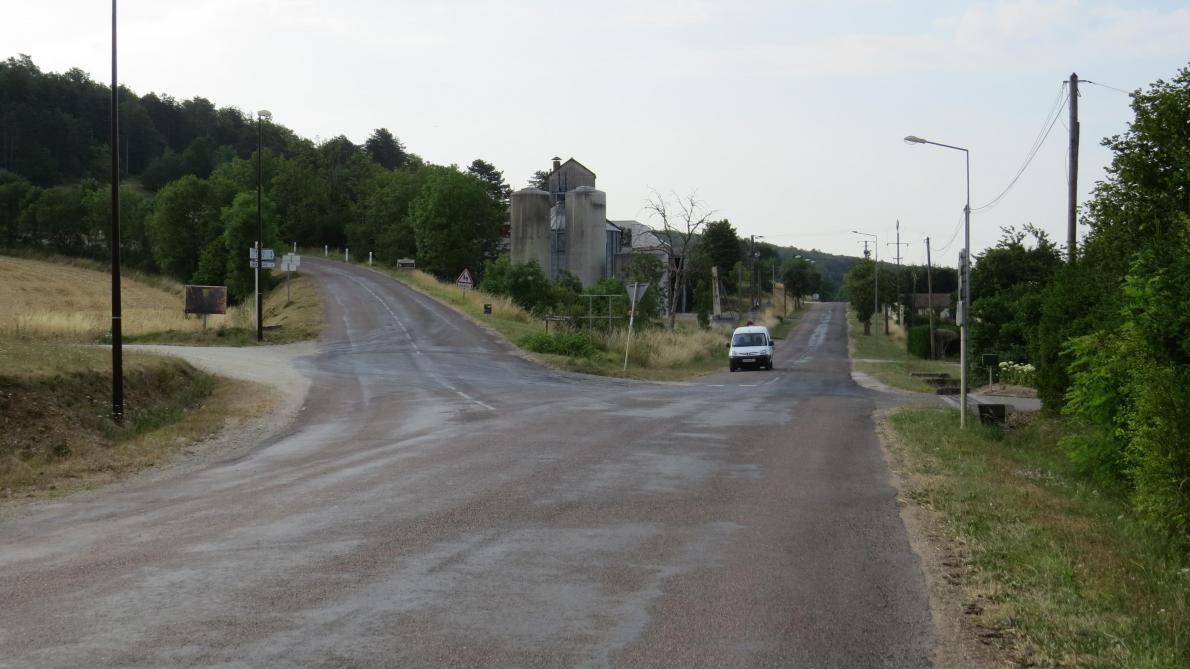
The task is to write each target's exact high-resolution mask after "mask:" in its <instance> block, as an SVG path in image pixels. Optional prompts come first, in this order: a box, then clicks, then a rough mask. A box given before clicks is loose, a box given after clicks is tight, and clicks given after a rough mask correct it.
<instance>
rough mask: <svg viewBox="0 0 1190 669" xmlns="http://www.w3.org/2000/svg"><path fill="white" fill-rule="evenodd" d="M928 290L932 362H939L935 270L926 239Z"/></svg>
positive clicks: (928, 241)
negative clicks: (935, 332) (936, 329)
mask: <svg viewBox="0 0 1190 669" xmlns="http://www.w3.org/2000/svg"><path fill="white" fill-rule="evenodd" d="M926 290H928V291H929V293H930V294H929V309H930V360H937V359H938V355H937V353H935V352H934V275H933V268H932V267H931V266H930V238H929V237H926Z"/></svg>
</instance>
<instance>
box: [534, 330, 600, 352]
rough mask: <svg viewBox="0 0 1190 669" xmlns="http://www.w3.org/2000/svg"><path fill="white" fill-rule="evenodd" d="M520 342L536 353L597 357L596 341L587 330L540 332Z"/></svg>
mask: <svg viewBox="0 0 1190 669" xmlns="http://www.w3.org/2000/svg"><path fill="white" fill-rule="evenodd" d="M520 344H521V346H522V347H523V348H526V349H528V350H530V351H533V352H534V353H552V354H554V355H567V356H570V357H572V358H593V357H595V351H596V348H595V341H594V340H593V339H591V335H589V334H587V333H586V332H568V331H566V330H559V331H556V332H548V333H547V332H538V333H536V334H531V335H527V336H525V337H522V338H521V341H520Z"/></svg>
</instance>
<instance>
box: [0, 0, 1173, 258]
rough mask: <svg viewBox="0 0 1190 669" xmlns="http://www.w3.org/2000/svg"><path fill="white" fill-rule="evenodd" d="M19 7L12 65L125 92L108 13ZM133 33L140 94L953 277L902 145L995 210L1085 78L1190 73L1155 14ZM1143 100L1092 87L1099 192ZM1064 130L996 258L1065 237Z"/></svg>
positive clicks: (296, 24)
mask: <svg viewBox="0 0 1190 669" xmlns="http://www.w3.org/2000/svg"><path fill="white" fill-rule="evenodd" d="M5 5H6V7H5V10H4V12H3V14H4V21H3V22H0V45H2V47H3V50H4V51H5V52H6V53H3V54H0V57H8V56H15V55H16V54H18V53H26V54H29V55H30V56H32V57H33V59H34V61H35V62H36V63H37V64H38V65H39V66H40V67H41V68H42V69H43V70H49V71H62V70H65V69H68V68H70V67H80V68H82V69H83V70H85V71H87V72H89V73H91V74H92V76H94V77H95V78H96V79H98V80H100V81H105V82H106V81H110V61H109V58H110V41H109V40H110V31H109V26H110V23H109V21H110V4H108V3H106V2H102V1H97V0H45V1H43V2H22V1H20V0H6V2H5ZM120 15H121V19H120V45H119V46H120V81H121V83H122V84H124V85H126V86H128V87H129V88H131V89H132V90H134V91H136V92H137V93H138V94H142V95H143V94H145V93H148V92H150V91H154V92H158V93H168V94H170V95H173V96H174V97H176V98H180V99H181V98H188V97H192V96H203V97H206V98H208V99H210V100H211V101H212V102H214V103H215V104H216V105H219V106H234V107H239V108H241V109H243V110H256V109H269V110H271V111H272V112H273V114H274V118H275V119H276V120H277V121H278V122H281V123H284V124H285V125H287V126H288V127H290V128H292V129H293V130H294V131H296V132H297V133H299V134H301V135H303V136H306V137H309V138H312V139H315V138H319V139H323V140H325V139H328V138H330V137H333V136H335V135H339V134H345V135H347V136H348V137H349V138H351V139H352V140H353V141H355V142H357V143H362V142H363V141H364V140H365V139H366V137H367V136H368V134H369V133H370V132H371V131H372V130H373V129H375V128H378V127H387V128H389V129H390V130H391V131H392V132H393V133H395V134H396V135H397V136H398V137H399V138H400V139H401V140H402V141H403V142H404V143H405V144H406V146H407V147H408V148H409V150H411V151H413V152H415V153H417V154H419V155H421V156H422V157H424V158H425V159H427V160H429V161H432V162H435V163H443V164H450V163H457V164H459V165H466V164H467V163H469V162H471V160H473V159H475V158H483V159H485V160H487V161H489V162H491V163H493V164H495V165H496V167H497V168H498V169H501V170H503V171H504V174H505V177H506V178H507V179H508V181H509V183H511V184H512V186H513V187H514V188H521V187H524V186H525V184H526V181H527V179H528V177H529V175H530V174H531V173H532V172H533V171H534V170H537V169H543V168H548V167H549V162H550V158H551V157H552V156H555V155H558V156H561V157H562V158H563V159H566V158H569V157H574V158H575V159H577V160H579V161H580V162H582V163H583V164H585V165H586V166H587V167H589V168H591V169H592V170H593V171H594V172H595V173H596V174H597V175H598V182H597V185H598V187H599V188H600V189H602V190H604V191H606V192H607V202H608V216H609V218H612V219H632V218H635V219H640V220H642V221H643V222H646V223H648V222H649V219H648V218H647V216H646V214H645V212H644V211H643V209H642V203H643V202H644V201H645V199H646V198H647V197H648V196H649V193H650V190H651V189H656V190H658V191H661V192H663V193H669V192H671V191H676V192H678V193H682V194H685V193H689V192H691V191H695V192H697V195H698V197H699V198H700V199H701V200H702V201H704V202H705V203H706V205H707V206H708V207H709V208H712V209H714V210H716V212H718V214H719V215H720V216H722V217H726V218H729V219H730V220H731V222H732V223H733V224H734V225H735V226H736V228H737V229H738V231H739V232H740V233H741V234H742V235H748V234H756V235H764V236H765V237H766V238H767V239H768V240H769V241H772V242H775V243H779V244H783V245H798V246H802V247H807V248H818V249H821V250H824V251H829V252H834V253H845V254H850V255H858V254H859V252H860V250H861V247H860V244H859V240H860V238H859V237H857V236H856V235H854V234H852V233H851V230H853V229H860V230H864V231H867V232H873V233H876V234H878V235H880V242H881V247H882V248H881V249H880V255H881V257H892V256H893V255H894V248H893V247H891V246H887V245H886V244H887V243H890V242H892V241H893V233H894V225H895V221H896V220H898V219H899V220H900V221H901V238H902V241H905V242H909V244H910V245H909V246H908V247H907V248H906V250H905V252H904V257H905V259H906V261H907V262H923V261H924V257H925V251H924V244H923V243H922V239H923V238H924V237H926V236H931V237H932V238H933V245H934V248H935V249H936V250H939V249H941V251H940V253H939V256H938V257H937V260H938V261H940V262H942V263H944V264H952V265H953V264H954V262H955V254H956V253H957V251H958V249H959V248H960V247H961V244H962V233H961V230H960V228H959V223H960V221H961V218H962V206H963V198H964V192H963V156H962V154H961V153H959V152H955V151H949V150H946V149H941V148H936V147H930V146H909V145H906V144H905V143H904V142H903V141H902V137H904V136H905V135H908V134H916V135H920V136H922V137H925V138H927V139H931V140H935V141H940V142H944V143H948V144H957V145H961V146H966V147H968V148H969V149H970V150H971V178H972V185H971V198H972V205H973V206H975V207H979V206H980V205H983V204H985V203H987V202H988V201H990V200H992V199H993V198H995V197H996V196H997V195H998V194H999V193H1000V192H1001V191H1002V190H1003V189H1004V187H1005V186H1006V185H1007V184H1008V182H1009V181H1010V180H1011V179H1012V177H1013V175H1014V174H1015V173H1016V172H1017V170H1018V168H1019V167H1020V165H1021V163H1022V161H1023V159H1024V157H1025V155H1026V153H1027V152H1028V151H1029V149H1030V147H1031V146H1032V144H1033V142H1034V140H1035V138H1036V137H1037V135H1038V132H1039V130H1041V129H1042V125H1043V121H1045V119H1046V117H1047V114H1049V113H1050V112H1051V110H1052V109H1053V108H1054V104H1055V102H1056V101H1058V99H1059V94H1060V92H1061V86H1060V84H1061V82H1062V81H1063V80H1065V79H1067V78H1068V77H1069V76H1070V73H1071V72H1072V71H1077V72H1078V74H1079V76H1080V77H1081V78H1084V79H1090V80H1092V81H1095V82H1100V83H1103V84H1107V85H1109V86H1113V87H1116V88H1121V89H1125V90H1132V89H1135V88H1138V87H1144V86H1147V85H1148V84H1149V83H1150V82H1152V81H1154V80H1156V79H1160V78H1165V79H1168V78H1170V77H1172V76H1173V75H1174V74H1175V73H1176V72H1177V70H1178V68H1179V67H1183V66H1185V65H1186V64H1187V60H1188V58H1190V48H1188V45H1190V9H1187V7H1186V6H1185V3H1184V2H1176V1H1169V2H1165V1H1157V0H1154V1H1147V2H1146V1H1137V2H1132V1H1126V0H1116V1H1103V2H1100V1H1090V0H1084V1H1078V0H1057V1H1054V2H1043V1H1030V0H1023V1H1016V0H1013V1H1006V2H908V1H904V0H902V1H894V0H855V1H852V2H821V1H815V2H810V1H804V2H803V1H797V0H788V1H786V2H769V1H752V0H730V1H724V2H701V1H698V0H664V1H662V0H658V1H653V2H650V1H648V0H637V1H629V2H585V3H577V2H557V1H553V2H516V1H512V0H510V1H505V2H447V1H439V2H398V1H394V0H383V1H371V0H368V1H365V0H335V1H333V2H332V1H329V0H293V1H281V0H203V1H201V2H195V1H193V0H190V1H186V2H182V1H179V0H123V1H122V2H120ZM1128 102H1129V98H1128V97H1127V96H1126V95H1124V94H1122V93H1120V92H1117V91H1115V90H1112V89H1110V88H1104V87H1100V86H1094V85H1090V84H1083V85H1082V97H1081V99H1080V103H1079V109H1080V113H1081V117H1082V138H1083V141H1082V156H1081V166H1080V191H1082V194H1083V197H1084V198H1085V197H1086V196H1087V194H1088V193H1089V192H1090V190H1091V188H1092V186H1093V184H1094V181H1095V180H1097V179H1100V178H1102V176H1103V173H1104V166H1105V165H1106V164H1107V163H1108V161H1109V159H1110V156H1109V154H1108V152H1107V151H1105V150H1104V149H1103V148H1102V147H1100V146H1099V142H1100V140H1101V139H1102V138H1103V137H1105V136H1107V135H1111V134H1115V133H1119V132H1123V131H1124V129H1125V127H1126V123H1127V122H1128V121H1129V119H1130V118H1131V111H1130V109H1129V107H1128ZM1065 123H1066V112H1065V111H1063V113H1062V115H1061V117H1060V119H1059V120H1058V121H1057V123H1056V124H1055V125H1054V127H1053V131H1052V132H1051V134H1050V136H1049V138H1048V140H1047V141H1046V143H1045V145H1044V146H1043V148H1042V149H1041V150H1040V152H1039V153H1038V155H1037V157H1036V159H1035V160H1034V161H1033V164H1032V165H1031V167H1030V168H1029V170H1028V171H1027V172H1026V173H1025V175H1024V176H1023V177H1022V178H1021V179H1020V181H1019V182H1018V183H1017V185H1016V186H1015V187H1014V188H1013V189H1012V190H1011V191H1010V192H1009V193H1008V194H1007V195H1006V196H1005V197H1004V198H1003V200H1002V201H1001V202H1000V203H999V204H998V205H997V206H995V207H993V208H991V209H987V210H979V211H976V212H975V213H974V214H973V216H972V222H971V223H972V247H973V249H975V250H976V252H978V251H979V250H980V249H983V248H985V247H987V246H989V245H991V244H994V243H995V241H996V240H997V239H998V238H999V229H1000V227H1001V226H1006V225H1017V226H1020V225H1021V224H1023V223H1028V222H1032V223H1034V224H1037V225H1039V226H1041V227H1043V228H1044V229H1046V230H1048V231H1049V232H1050V234H1051V235H1052V236H1053V238H1055V239H1056V240H1057V241H1060V242H1064V241H1065V236H1066V233H1065V216H1066V214H1065V210H1066V185H1065V183H1066V160H1065V156H1066V142H1067V136H1066V133H1067V129H1066V125H1065ZM956 233H957V235H956ZM952 239H953V240H954V241H951V240H952ZM948 241H949V242H950V243H949V245H948Z"/></svg>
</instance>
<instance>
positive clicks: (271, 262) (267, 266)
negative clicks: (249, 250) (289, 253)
mask: <svg viewBox="0 0 1190 669" xmlns="http://www.w3.org/2000/svg"><path fill="white" fill-rule="evenodd" d="M248 266H249V267H251V268H252V269H256V261H255V260H249V261H248ZM276 266H277V263H276V261H274V260H266V261H264V264H263V265H261V266H260V267H261V268H262V269H273V268H275V267H276Z"/></svg>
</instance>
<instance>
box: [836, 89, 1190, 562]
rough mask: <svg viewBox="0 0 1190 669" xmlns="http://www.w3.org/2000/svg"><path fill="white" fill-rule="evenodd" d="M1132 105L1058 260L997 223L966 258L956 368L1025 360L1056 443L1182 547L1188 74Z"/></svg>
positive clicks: (1188, 486) (1189, 507)
mask: <svg viewBox="0 0 1190 669" xmlns="http://www.w3.org/2000/svg"><path fill="white" fill-rule="evenodd" d="M1132 109H1133V113H1134V118H1133V120H1132V121H1131V123H1130V124H1129V126H1128V128H1127V130H1126V131H1125V132H1123V133H1122V134H1119V135H1114V136H1111V137H1108V138H1106V139H1104V140H1103V145H1104V146H1106V147H1108V148H1109V149H1110V150H1111V151H1112V154H1113V158H1112V162H1111V166H1110V167H1109V168H1108V170H1107V177H1106V178H1105V179H1104V180H1103V181H1101V182H1099V183H1098V184H1097V185H1096V187H1095V189H1094V192H1093V196H1092V198H1091V199H1090V201H1088V202H1087V203H1086V204H1085V205H1084V207H1083V208H1082V212H1081V217H1080V222H1081V223H1082V224H1083V225H1085V226H1086V227H1087V229H1088V232H1087V234H1086V235H1085V237H1084V238H1083V239H1082V240H1081V242H1080V243H1079V244H1078V246H1077V249H1076V250H1077V253H1075V254H1074V255H1073V257H1072V258H1070V257H1067V256H1068V254H1067V253H1064V252H1063V249H1062V248H1060V247H1059V246H1058V245H1057V244H1055V243H1054V242H1053V241H1051V240H1050V239H1049V238H1048V236H1047V235H1046V234H1045V233H1044V232H1043V231H1041V230H1039V229H1038V228H1036V227H1034V226H1032V225H1025V226H1023V229H1021V230H1017V229H1015V228H1006V229H1005V230H1004V234H1003V236H1002V237H1001V239H1000V241H999V242H998V243H997V244H996V245H995V246H994V247H992V248H990V249H987V250H985V251H984V252H983V253H982V254H979V255H977V256H976V257H975V259H974V264H973V265H972V269H971V297H972V304H971V333H970V341H971V348H972V351H973V353H974V354H975V355H974V356H972V358H973V360H972V361H971V364H972V366H973V369H972V370H970V371H971V372H972V373H973V374H978V373H980V372H982V371H983V370H981V369H976V368H975V367H976V366H977V365H978V364H979V363H978V361H979V354H980V353H984V352H998V353H1000V354H1001V360H1005V359H1008V360H1012V361H1014V362H1020V363H1029V364H1031V365H1033V367H1034V368H1035V369H1036V383H1037V388H1038V394H1039V396H1040V397H1041V400H1042V403H1043V407H1044V409H1045V410H1046V411H1047V412H1051V413H1063V414H1065V415H1067V416H1069V417H1070V418H1071V422H1070V423H1069V425H1070V426H1071V428H1072V429H1071V430H1070V432H1069V434H1068V435H1067V436H1065V437H1064V438H1063V440H1062V442H1061V444H1062V446H1063V448H1064V449H1065V450H1066V451H1067V453H1068V454H1069V456H1070V457H1071V458H1072V460H1073V461H1074V462H1075V463H1077V464H1078V465H1079V466H1080V467H1081V468H1082V469H1083V470H1084V472H1085V473H1086V474H1087V475H1088V476H1090V477H1092V478H1098V479H1105V480H1111V481H1115V482H1119V483H1122V484H1123V485H1124V486H1125V487H1126V488H1127V489H1129V490H1130V491H1131V495H1132V502H1133V505H1134V506H1135V508H1136V509H1137V511H1138V512H1139V513H1140V514H1141V516H1142V517H1144V518H1145V519H1146V520H1147V521H1148V522H1149V523H1150V524H1151V525H1153V526H1155V527H1158V528H1160V529H1162V530H1163V531H1166V532H1168V533H1169V535H1170V536H1172V537H1174V538H1175V539H1176V540H1177V541H1180V542H1182V543H1183V544H1185V543H1187V542H1190V67H1184V68H1182V69H1181V70H1180V71H1179V72H1178V73H1177V75H1176V76H1175V77H1173V78H1172V79H1171V80H1169V81H1165V80H1159V81H1157V82H1155V83H1153V84H1151V85H1150V86H1149V87H1148V88H1147V90H1138V91H1136V92H1134V93H1133V94H1132ZM1066 251H1069V249H1066ZM862 265H863V266H865V267H866V269H864V270H863V271H864V272H866V274H865V275H864V276H863V277H860V276H859V275H858V274H857V273H858V272H860V270H861V267H860V266H857V267H856V269H855V270H853V274H854V276H849V277H848V279H849V282H850V283H853V284H855V285H854V288H855V290H856V291H860V292H862V291H867V292H866V295H869V296H870V295H871V291H872V283H871V278H870V274H871V270H870V265H871V263H863V264H862ZM880 281H881V287H882V292H883V286H884V284H885V282H886V279H885V277H884V275H883V274H882V276H881V279H880ZM888 297H893V296H888ZM857 299H858V298H855V299H853V300H852V305H853V307H855V308H856V310H857V312H859V315H860V317H861V318H865V317H868V316H870V312H871V309H870V307H865V306H864V305H863V301H862V300H861V301H857ZM886 299H887V298H886ZM868 301H869V304H870V298H869V299H868ZM888 301H889V302H891V301H892V300H891V299H890V300H888ZM976 378H979V377H978V376H977V377H976Z"/></svg>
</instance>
